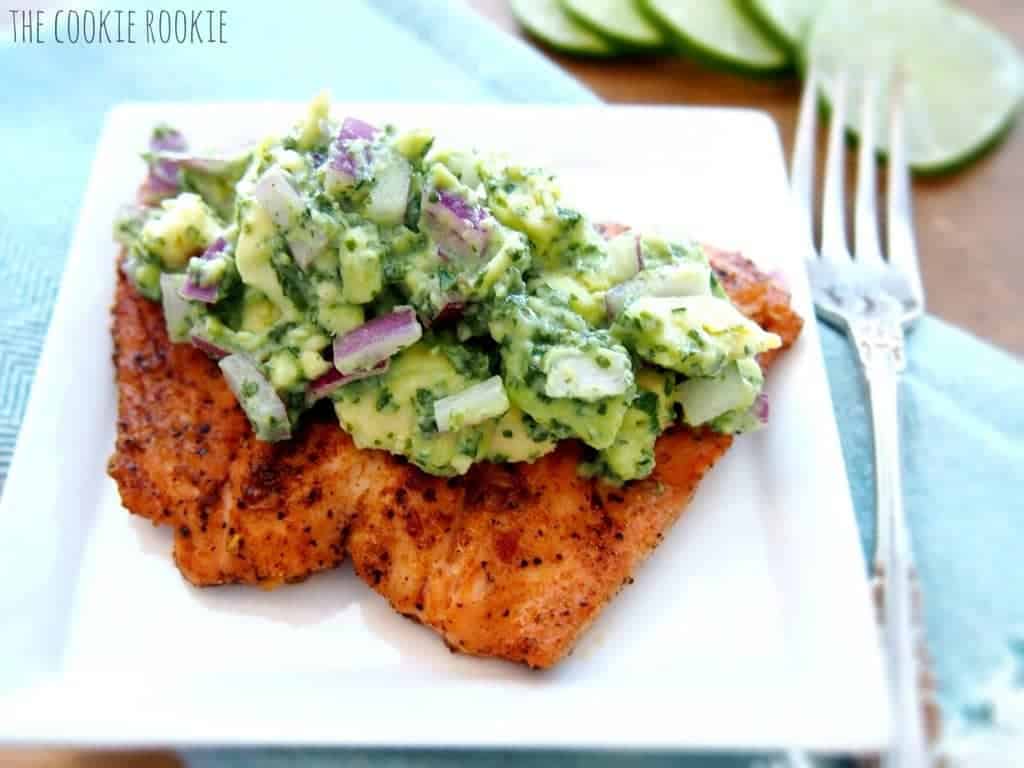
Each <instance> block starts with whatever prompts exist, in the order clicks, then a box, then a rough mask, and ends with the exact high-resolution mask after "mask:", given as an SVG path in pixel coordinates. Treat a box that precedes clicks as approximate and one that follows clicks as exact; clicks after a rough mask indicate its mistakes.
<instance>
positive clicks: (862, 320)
mask: <svg viewBox="0 0 1024 768" xmlns="http://www.w3.org/2000/svg"><path fill="white" fill-rule="evenodd" d="M820 76H821V73H820V72H819V71H817V70H816V68H815V67H813V66H812V67H811V69H810V72H809V73H808V77H807V81H806V84H805V86H804V92H803V96H802V99H801V103H800V117H799V120H798V123H797V135H796V143H795V147H794V151H793V164H792V169H791V186H792V192H793V197H794V201H795V203H796V205H797V207H798V209H799V213H800V216H801V225H802V226H805V227H806V228H807V229H806V231H807V241H806V242H807V244H808V260H807V269H808V273H809V275H810V280H811V289H812V292H813V295H814V307H815V310H816V312H817V314H818V316H819V317H821V319H822V320H824V321H825V322H827V323H829V324H830V325H833V326H835V327H836V328H838V329H840V330H842V331H843V332H844V333H845V334H846V335H847V337H848V338H849V339H850V341H851V343H852V344H853V346H854V348H855V349H856V352H857V356H858V359H859V361H860V367H861V372H862V373H863V376H864V380H865V383H866V386H867V393H868V402H869V403H870V406H871V424H872V430H873V433H874V449H875V450H874V453H875V523H876V537H875V552H874V564H873V571H874V574H873V587H874V589H875V594H876V598H880V600H881V604H882V608H881V610H880V611H879V619H880V622H881V626H882V634H883V637H884V641H885V651H886V659H887V664H888V672H889V683H890V689H891V702H892V710H893V712H892V715H893V717H892V730H891V738H890V744H889V749H888V750H887V752H886V753H885V754H884V755H883V756H882V765H883V766H887V768H925V767H926V766H930V765H931V758H930V756H929V752H928V746H927V738H926V735H925V728H924V723H923V718H922V711H921V702H920V698H919V690H918V685H919V679H920V678H919V674H920V670H919V667H918V663H919V659H918V655H917V647H918V642H919V636H918V633H919V626H918V620H917V610H916V607H915V605H914V594H915V583H914V582H915V578H916V577H915V575H914V565H913V555H912V552H911V543H910V538H909V535H908V533H907V525H906V520H905V518H904V513H903V498H902V490H901V483H900V450H899V409H898V400H899V381H900V377H901V374H902V373H903V371H904V369H905V366H906V361H905V358H904V346H903V345H904V334H905V333H906V332H908V331H910V330H911V328H912V327H913V325H914V323H915V322H916V321H917V319H918V318H919V317H920V316H921V314H922V312H923V311H924V291H923V288H922V285H921V276H920V271H919V269H918V263H917V249H916V246H915V243H914V232H913V215H912V209H911V201H910V174H909V171H908V168H907V159H906V152H905V145H904V137H903V115H904V113H903V77H902V75H901V74H899V73H897V74H896V75H894V77H893V79H892V83H891V87H890V89H889V90H890V105H889V168H888V170H889V173H888V189H887V203H888V217H887V218H888V248H887V249H886V254H885V255H883V251H882V247H881V243H880V239H879V226H878V215H877V211H876V204H875V197H876V178H875V146H876V142H875V119H874V116H875V102H876V100H877V98H878V90H879V87H878V86H879V81H878V80H870V79H869V80H868V81H867V82H866V83H865V86H864V88H863V89H862V90H863V98H862V104H861V110H862V114H861V131H860V151H859V158H858V170H857V197H856V219H855V222H854V225H855V233H854V234H855V241H854V242H855V246H856V247H855V252H854V253H851V251H850V249H849V247H848V246H847V240H846V215H845V203H844V192H843V186H844V179H843V176H844V162H845V141H844V139H845V133H844V132H845V118H846V110H847V94H848V91H849V88H848V77H847V76H846V75H843V74H839V75H837V76H836V77H837V80H836V83H835V88H834V89H833V91H834V94H835V95H834V99H833V104H832V118H831V119H832V122H831V125H830V127H829V140H828V156H827V160H826V167H825V192H824V200H823V201H822V224H821V245H820V247H819V248H817V249H815V247H814V192H813V180H814V145H815V136H816V133H817V128H816V125H815V121H816V110H817V92H818V82H819V78H820Z"/></svg>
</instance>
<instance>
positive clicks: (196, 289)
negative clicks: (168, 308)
mask: <svg viewBox="0 0 1024 768" xmlns="http://www.w3.org/2000/svg"><path fill="white" fill-rule="evenodd" d="M219 293H220V290H219V288H218V286H216V285H200V284H199V283H196V282H193V281H192V280H186V281H185V283H184V284H183V285H182V286H181V296H182V298H185V299H188V300H189V301H201V302H202V303H204V304H215V303H216V302H217V298H218V294H219Z"/></svg>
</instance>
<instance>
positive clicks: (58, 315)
mask: <svg viewBox="0 0 1024 768" xmlns="http://www.w3.org/2000/svg"><path fill="white" fill-rule="evenodd" d="M299 103H300V102H279V101H274V102H242V101H238V102H211V103H192V102H160V101H143V102H126V103H123V104H118V105H116V106H115V107H113V108H112V109H111V110H110V111H109V112H108V113H107V115H106V117H105V119H104V121H103V125H102V128H101V131H100V134H99V136H98V139H97V144H96V151H95V154H94V156H93V161H92V164H91V169H90V173H89V178H88V182H87V184H86V186H85V188H84V190H83V197H82V205H81V207H80V211H79V215H78V218H77V220H76V224H75V227H74V230H73V234H72V237H71V240H70V244H69V248H68V259H67V263H66V265H65V268H64V270H63V272H62V275H61V280H60V287H59V290H58V292H57V296H56V299H55V302H54V309H53V313H52V316H51V321H50V324H49V327H48V329H47V332H46V336H45V340H44V344H43V347H42V352H41V354H40V358H39V364H38V366H37V369H36V375H35V377H34V379H33V382H32V387H31V390H30V394H29V400H28V404H27V407H26V410H25V415H24V418H23V421H22V425H21V427H20V429H19V433H18V438H17V441H16V446H15V450H14V453H13V457H12V461H11V465H10V471H9V474H8V478H7V482H6V484H5V487H4V492H3V497H2V498H0V521H4V519H5V517H4V513H5V512H6V511H7V508H8V507H10V506H12V504H13V502H9V498H10V497H11V496H12V494H11V493H10V489H11V488H12V487H15V488H17V486H12V482H11V481H12V480H13V479H16V476H18V478H19V479H20V475H21V474H27V472H26V470H22V469H20V466H21V464H22V463H23V462H24V458H23V455H24V454H26V453H28V451H27V449H24V448H23V443H25V442H31V441H32V440H34V439H35V438H34V430H31V432H32V434H30V429H29V428H30V427H35V424H36V422H37V421H41V418H40V416H39V415H38V414H39V413H40V412H41V411H42V409H43V403H42V401H43V399H44V395H45V393H46V391H47V390H48V389H49V388H50V387H49V386H48V383H49V379H51V378H52V377H53V376H54V374H53V373H51V372H50V369H51V368H52V367H53V365H54V362H55V361H54V360H53V359H52V358H54V357H55V356H56V354H57V346H58V341H57V337H58V336H59V335H60V334H62V333H63V332H65V330H66V329H65V326H66V325H67V323H68V320H67V319H65V317H64V315H66V314H67V313H68V312H69V311H70V309H68V307H69V305H73V302H72V301H71V299H70V298H69V294H70V293H71V292H72V291H73V290H74V289H77V283H76V284H75V285H71V283H72V282H73V281H72V280H71V276H72V275H74V273H75V272H76V271H81V270H82V269H83V268H84V267H83V265H82V264H80V263H79V262H80V261H81V260H82V257H81V256H78V258H77V260H76V255H78V254H81V253H82V252H85V251H88V250H89V248H88V245H87V236H86V233H85V230H86V224H87V222H88V221H89V220H90V215H92V205H91V204H90V199H91V198H92V195H91V194H90V193H91V192H93V191H94V188H95V187H97V186H99V185H100V181H99V173H100V171H101V170H102V169H101V168H100V167H99V162H100V160H101V159H102V152H101V150H102V149H103V148H104V146H105V144H106V143H108V142H109V141H111V139H110V138H109V136H110V134H111V133H112V132H113V131H114V127H116V125H117V123H118V122H119V121H121V120H124V119H126V118H125V117H124V115H130V114H131V113H132V112H134V111H137V110H144V111H146V112H148V111H151V110H153V109H157V108H159V109H168V110H173V109H182V108H184V109H190V110H194V109H206V108H223V109H230V108H237V107H246V108H261V109H268V110H269V109H284V108H286V107H294V106H296V105H297V104H299ZM338 105H346V106H348V105H351V106H356V105H359V106H366V107H371V106H383V105H387V106H397V107H401V108H414V107H418V106H419V107H430V108H443V109H452V110H465V111H480V110H485V111H495V112H500V111H505V110H515V111H536V110H552V111H560V112H579V111H587V112H594V113H605V112H609V111H613V112H641V111H657V112H666V113H678V112H681V111H682V112H691V113H693V112H715V113H730V114H735V115H743V116H744V118H745V119H748V120H752V121H761V122H763V123H765V124H767V125H768V126H769V128H770V131H771V133H772V141H773V144H774V145H775V147H774V148H773V151H776V150H777V153H778V155H779V159H780V160H782V157H783V155H782V144H781V138H780V136H779V131H778V126H777V124H776V123H775V121H774V119H773V118H772V117H771V116H770V115H769V114H767V113H765V112H763V111H760V110H756V109H746V108H740V109H737V108H729V107H688V106H684V107H680V106H671V105H628V106H627V105H623V106H619V105H614V106H613V105H580V106H568V105H507V104H486V105H470V104H422V105H421V104H412V103H409V102H381V103H379V104H374V105H371V104H366V103H365V102H346V101H340V100H336V101H335V106H336V107H337V106H338ZM783 167H784V165H783ZM797 280H799V281H800V282H801V283H802V285H798V286H791V288H796V289H797V290H794V296H797V295H798V294H799V293H801V292H802V293H803V294H804V295H805V296H809V286H808V285H807V277H806V275H805V274H803V273H801V275H799V276H798V277H797ZM107 282H110V281H107ZM108 288H109V290H108V294H109V295H112V287H109V286H108ZM802 309H804V308H802ZM798 343H801V344H804V345H811V346H813V350H812V352H811V357H812V358H813V360H812V363H813V366H814V367H815V368H816V369H817V371H818V374H819V375H820V376H821V377H822V378H823V379H824V389H823V392H824V395H825V396H826V397H827V401H828V403H829V404H830V405H833V406H834V404H833V402H832V393H831V389H830V387H829V385H828V381H827V378H826V372H825V368H824V357H823V355H822V352H821V349H820V337H819V332H818V328H817V325H816V322H815V321H814V319H813V312H811V313H806V314H805V326H804V331H803V334H802V336H801V339H800V340H799V342H798ZM41 381H42V382H44V384H42V385H41V384H40V382H41ZM821 428H823V429H824V430H825V431H826V433H827V434H826V435H825V439H826V441H827V442H828V443H829V450H832V449H834V450H835V451H836V452H837V455H838V458H839V462H838V466H839V467H840V468H841V469H842V477H841V478H837V484H840V485H841V486H842V487H843V489H844V493H843V494H842V497H843V498H841V499H836V500H835V501H836V503H837V505H838V506H839V507H840V512H841V514H840V517H844V516H845V517H846V518H848V521H847V526H846V527H847V528H849V529H851V530H852V543H853V544H854V545H855V546H856V547H857V549H858V551H859V547H860V543H859V538H858V537H857V526H856V519H855V517H854V511H853V502H852V496H851V494H850V489H849V483H848V479H847V476H846V470H845V464H844V463H843V460H842V452H841V446H840V443H839V433H838V426H837V424H836V421H835V416H834V407H833V411H832V413H831V414H830V417H829V419H828V420H827V423H826V424H823V425H821ZM8 517H9V516H8ZM849 532H850V531H847V533H849ZM864 584H865V587H866V585H867V580H866V576H865V579H864ZM46 690H47V682H46V681H45V679H44V680H43V683H42V687H35V688H33V687H29V688H28V689H23V690H22V691H21V693H27V694H29V695H28V697H25V696H22V697H21V699H22V701H25V700H26V699H30V698H31V695H32V694H38V693H39V692H40V691H43V692H45V691H46ZM56 690H59V689H53V690H51V691H50V693H51V694H52V693H54V692H55V691H56ZM17 700H18V692H17V691H16V692H15V693H14V698H13V699H11V698H10V694H8V695H7V697H6V698H5V694H4V692H3V691H0V712H3V711H5V707H12V710H11V711H15V710H14V708H13V707H14V705H15V704H16V703H17ZM31 711H32V708H31V707H27V708H26V710H25V712H24V713H23V714H24V715H27V714H29V713H30V712H31ZM44 713H45V707H43V709H42V710H41V711H39V712H38V713H37V714H38V715H43V714H44ZM884 719H885V718H884V717H876V720H884ZM9 722H12V723H14V722H20V723H21V725H22V726H23V727H24V728H25V730H24V731H23V732H24V733H26V734H31V733H32V730H31V728H30V725H31V724H30V722H29V721H28V719H26V717H25V716H22V717H19V718H17V719H15V720H14V721H9ZM37 725H38V726H42V725H45V723H44V722H42V721H39V722H37ZM874 725H875V727H874V728H873V737H868V738H862V739H859V740H849V739H847V740H845V741H844V740H843V739H841V738H836V734H832V735H831V736H832V737H831V739H830V740H829V742H828V743H827V744H810V745H809V746H819V747H824V748H847V749H873V748H877V747H880V746H881V745H882V744H883V743H884V738H885V731H884V728H883V729H879V728H878V727H877V723H875V724H874ZM74 731H75V729H74V726H73V724H72V723H69V724H68V725H67V727H66V728H65V729H64V730H63V734H64V735H63V736H54V737H52V738H51V739H49V740H47V739H46V738H45V734H43V733H42V732H41V731H40V730H39V729H38V728H37V730H36V732H35V736H36V737H35V738H33V739H32V740H31V741H30V742H22V741H19V736H18V734H17V733H13V732H10V733H9V732H7V729H6V728H4V727H3V726H2V725H0V743H2V742H5V741H9V742H10V743H34V744H42V743H66V742H67V740H68V738H67V737H68V736H69V735H71V734H73V733H74ZM865 732H867V731H865ZM92 734H94V736H95V738H94V739H90V734H89V733H85V732H82V733H79V734H78V736H77V738H74V739H73V741H74V742H75V743H82V744H91V745H97V746H100V745H109V744H111V743H116V744H118V745H122V744H123V745H126V746H128V745H131V746H147V745H149V746H152V745H156V744H165V743H168V739H167V738H166V734H163V736H164V737H163V738H161V734H160V733H158V732H156V733H151V734H150V735H149V737H145V736H144V735H143V734H138V736H139V739H140V740H138V741H133V740H132V739H130V738H129V739H128V740H117V739H116V738H115V739H113V740H112V739H111V738H110V735H109V734H108V736H107V737H106V738H105V737H104V736H103V734H102V733H96V732H95V731H93V732H92ZM172 741H173V739H172ZM512 741H516V742H518V741H519V740H516V739H514V738H513V739H512ZM175 743H181V744H184V743H202V744H204V745H237V744H238V743H239V742H237V741H230V740H229V741H227V742H224V741H220V740H217V739H212V740H205V741H203V740H200V741H199V742H195V740H194V739H190V738H189V737H188V736H187V735H186V736H183V737H179V740H178V741H176V742H175ZM244 743H246V744H268V745H269V744H277V745H283V744H293V743H295V742H292V741H290V740H284V741H281V740H269V741H266V742H260V741H259V740H258V739H257V740H253V741H246V742H244ZM300 743H302V744H319V745H323V746H328V745H333V746H351V747H356V746H390V747H415V746H425V747H443V746H450V747H463V746H475V747H486V746H488V745H490V746H495V747H508V746H510V744H502V743H500V742H497V743H496V742H474V741H472V740H468V741H466V742H463V743H460V742H453V741H450V740H439V741H437V742H427V743H422V744H416V743H409V742H406V741H401V740H395V741H371V742H366V743H362V742H359V741H358V740H341V741H333V740H328V741H317V740H313V741H303V742H300ZM531 746H534V745H531ZM536 746H544V747H552V746H558V745H557V744H555V743H547V742H543V741H542V742H539V743H538V744H537V745H536ZM563 746H564V745H563ZM705 746H707V747H721V746H723V745H722V744H721V743H720V742H710V743H708V744H706V745H705ZM749 746H750V745H743V746H741V747H739V748H748V747H749ZM519 747H520V748H528V747H524V745H522V744H521V743H519ZM571 748H573V749H583V750H589V749H597V750H600V749H607V748H615V749H627V750H629V749H651V748H653V749H655V750H675V749H687V750H688V749H691V748H693V744H692V743H690V742H687V743H686V744H684V745H682V746H679V747H673V746H671V745H661V746H657V745H653V746H652V745H644V744H635V743H629V742H622V741H617V740H615V739H611V740H608V741H606V742H604V743H602V742H600V741H599V740H595V741H594V742H593V743H591V744H589V745H588V744H576V745H573V746H572V747H571Z"/></svg>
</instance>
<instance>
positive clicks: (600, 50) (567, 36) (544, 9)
mask: <svg viewBox="0 0 1024 768" xmlns="http://www.w3.org/2000/svg"><path fill="white" fill-rule="evenodd" d="M511 8H512V14H513V15H514V16H515V17H516V20H517V21H518V22H519V23H520V24H521V25H522V26H523V27H524V28H525V29H526V31H527V32H529V33H530V34H531V35H533V36H534V37H536V38H537V39H538V40H540V41H541V42H542V43H545V44H546V45H548V46H549V47H551V48H554V49H556V50H559V51H565V52H566V53H575V54H582V55H584V56H610V55H612V54H613V53H615V52H616V51H615V47H614V46H612V45H611V43H609V42H608V41H607V40H605V39H604V38H603V37H601V36H599V35H596V34H594V33H593V32H591V31H590V30H589V29H587V28H586V27H584V26H582V25H581V24H579V23H577V22H576V21H573V19H571V18H570V17H569V16H568V14H566V12H565V11H564V10H563V8H562V6H561V5H559V3H558V0H511Z"/></svg>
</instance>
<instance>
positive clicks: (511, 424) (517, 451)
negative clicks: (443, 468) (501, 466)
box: [480, 405, 558, 461]
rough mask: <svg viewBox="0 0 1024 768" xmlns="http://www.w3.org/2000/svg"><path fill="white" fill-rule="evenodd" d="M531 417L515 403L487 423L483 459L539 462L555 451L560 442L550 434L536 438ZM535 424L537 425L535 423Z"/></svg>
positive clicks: (482, 449) (481, 453)
mask: <svg viewBox="0 0 1024 768" xmlns="http://www.w3.org/2000/svg"><path fill="white" fill-rule="evenodd" d="M527 418H529V417H527V416H526V415H525V414H524V413H523V412H522V411H521V410H520V409H519V408H517V407H516V406H514V405H513V406H511V407H510V408H509V409H508V410H507V411H505V413H504V414H502V416H500V417H499V418H497V419H495V420H493V421H491V422H488V423H487V424H486V425H484V426H485V427H486V428H487V430H486V432H485V437H484V441H483V443H482V444H481V447H480V459H481V460H486V461H536V460H537V459H539V458H540V457H541V456H546V455H547V454H549V453H551V452H552V451H553V450H555V447H556V446H557V445H558V443H557V441H555V440H554V439H552V438H550V437H540V436H539V435H538V436H537V437H535V434H534V433H536V432H537V430H536V429H534V430H533V431H532V432H531V429H530V428H529V427H528V426H527V422H526V419H527ZM534 426H535V425H534Z"/></svg>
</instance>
